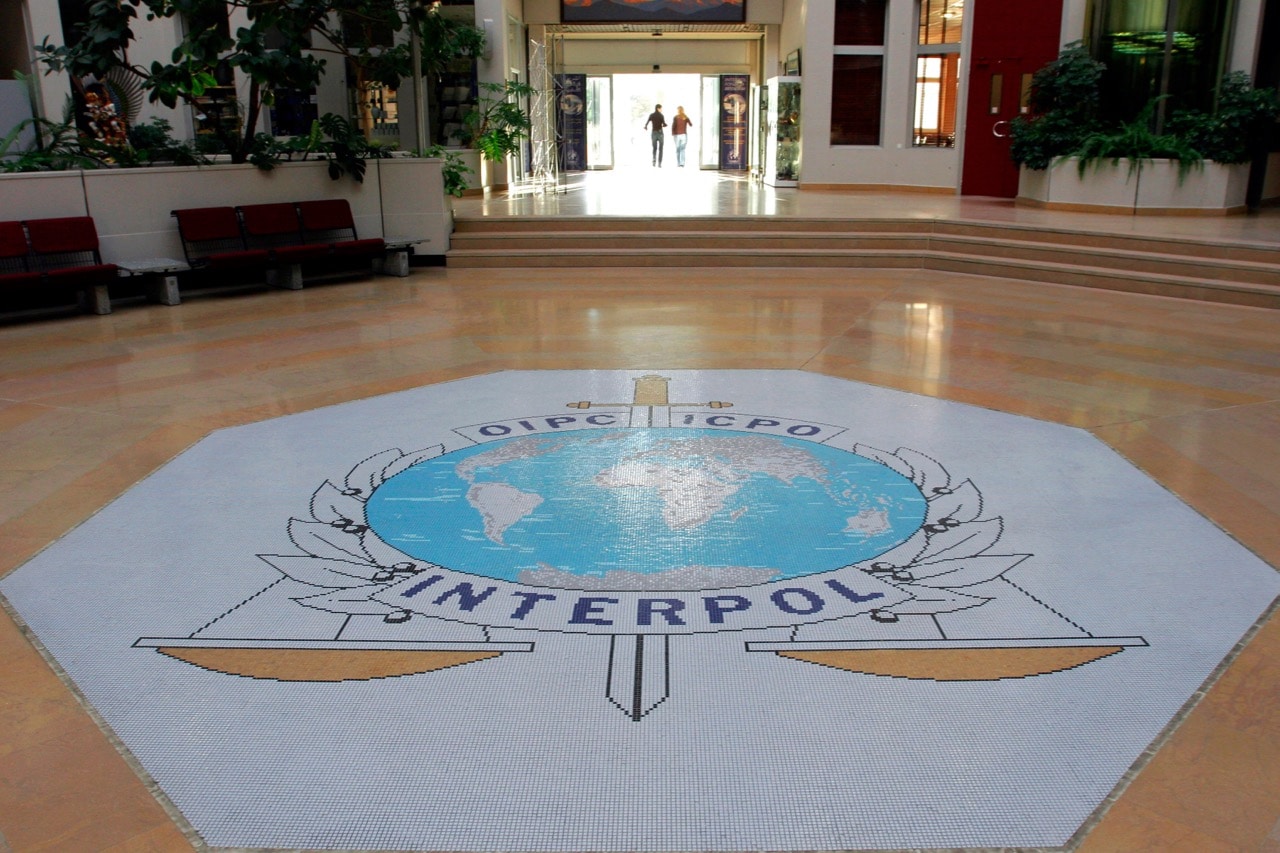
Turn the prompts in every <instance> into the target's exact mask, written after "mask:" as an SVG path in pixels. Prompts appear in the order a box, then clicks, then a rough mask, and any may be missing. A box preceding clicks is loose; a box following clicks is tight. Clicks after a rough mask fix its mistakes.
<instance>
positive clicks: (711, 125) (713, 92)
mask: <svg viewBox="0 0 1280 853" xmlns="http://www.w3.org/2000/svg"><path fill="white" fill-rule="evenodd" d="M698 138H699V139H700V141H701V143H702V144H701V146H699V147H700V149H701V150H700V152H699V156H698V167H699V168H702V169H719V168H720V75H718V74H704V75H702V129H701V130H700V131H699V133H698Z"/></svg>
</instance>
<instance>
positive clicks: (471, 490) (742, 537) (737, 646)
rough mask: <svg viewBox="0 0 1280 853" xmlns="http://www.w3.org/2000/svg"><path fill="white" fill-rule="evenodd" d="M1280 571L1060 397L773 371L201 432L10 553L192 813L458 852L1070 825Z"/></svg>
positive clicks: (850, 842) (330, 414) (816, 842)
mask: <svg viewBox="0 0 1280 853" xmlns="http://www.w3.org/2000/svg"><path fill="white" fill-rule="evenodd" d="M680 401H690V402H680ZM84 566H92V567H94V569H95V570H94V571H89V572H86V571H84V570H83V567H84ZM1278 589H1280V583H1278V582H1277V576H1276V574H1275V572H1274V571H1273V570H1272V569H1271V568H1270V567H1268V566H1266V565H1265V564H1264V563H1262V562H1261V561H1259V560H1258V559H1257V558H1256V557H1254V556H1252V555H1251V554H1249V553H1248V552H1247V551H1245V550H1244V549H1242V548H1241V547H1240V546H1239V545H1237V544H1236V543H1234V542H1233V541H1232V540H1230V539H1229V538H1228V537H1226V536H1225V535H1223V534H1222V533H1221V532H1220V531H1218V530H1217V529H1216V528H1214V527H1213V526H1212V525H1210V524H1209V523H1208V522H1206V521H1205V520H1204V519H1203V518H1201V517H1200V516H1198V515H1197V514H1195V513H1194V512H1193V511H1191V510H1190V509H1189V508H1187V507H1186V506H1185V505H1184V504H1182V503H1181V502H1179V501H1178V500H1177V499H1176V498H1174V497H1173V496H1172V495H1170V494H1169V493H1167V492H1166V491H1165V490H1164V489H1162V488H1161V487H1159V486H1158V485H1157V484H1155V483H1153V482H1151V481H1150V480H1148V479H1147V478H1146V477H1144V476H1143V475H1141V474H1140V473H1139V472H1137V471H1136V470H1135V469H1133V468H1132V467H1131V466H1130V465H1128V464H1127V463H1125V462H1124V461H1123V460H1122V459H1120V458H1119V457H1117V456H1116V455H1115V454H1114V453H1112V452H1111V451H1110V450H1108V449H1107V448H1106V447H1105V446H1103V445H1101V444H1100V443H1099V442H1097V441H1096V440H1094V439H1093V438H1092V437H1091V436H1089V435H1088V434H1086V433H1083V432H1081V431H1078V430H1072V429H1068V428H1064V427H1058V426H1054V425H1050V424H1044V423H1040V422H1037V421H1032V420H1029V419H1026V418H1020V417H1014V416H1009V415H1002V414H999V413H994V412H989V411H985V410H981V409H975V408H972V407H967V406H963V405H959V404H953V403H945V402H941V401H937V400H932V399H928V398H921V397H916V396H913V395H908V394H903V393H900V392H893V391H887V390H884V389H879V388H873V387H869V386H864V385H858V384H855V383H849V382H844V381H840V380H834V379H829V378H825V377H821V376H817V375H814V374H807V373H798V372H787V371H673V372H664V373H646V372H644V371H634V372H621V371H618V372H614V371H609V372H602V371H596V372H588V371H563V372H529V373H516V372H512V373H499V374H494V375H491V376H485V377H478V378H475V379H470V380H463V381H459V382H453V383H448V384H444V385H439V386H431V387H427V388H422V389H417V390H415V391H410V392H405V393H402V394H395V395H388V396H385V397H380V398H375V399H372V400H366V401H361V402H357V403H350V404H345V405H342V406H336V407H333V408H329V409H324V410H319V411H316V412H311V413H307V414H303V415H295V416H291V417H286V418H280V419H277V420H274V421H268V422H264V423H261V424H256V425H253V426H249V427H241V428H237V429H232V430H225V431H222V432H219V433H215V434H214V435H212V436H210V437H209V438H208V439H206V440H205V441H203V442H201V443H200V444H198V445H197V446H196V447H194V448H193V449H192V450H190V451H188V452H187V453H185V454H183V455H182V456H180V457H179V458H178V459H176V460H174V462H172V463H170V464H169V465H168V466H166V467H165V468H164V469H162V470H161V471H159V472H157V474H155V475H153V476H152V477H150V478H148V479H147V480H145V481H144V482H143V483H141V484H139V485H138V486H137V487H135V488H134V489H133V490H131V491H130V492H129V493H127V494H126V495H125V496H123V497H122V498H120V499H119V500H118V501H116V502H115V503H113V504H112V505H111V506H109V507H108V508H106V509H105V510H103V512H102V513H100V514H99V515H97V516H95V517H94V518H93V519H91V520H90V521H88V522H86V523H85V524H84V525H83V526H82V527H81V528H79V529H77V530H76V531H75V532H73V533H72V534H70V535H69V536H67V537H66V538H65V539H63V540H62V541H60V542H59V543H56V544H55V545H54V546H52V547H51V548H49V549H48V550H46V551H45V552H44V553H42V554H41V555H40V556H39V557H37V558H36V559H34V560H32V561H31V562H30V563H29V564H27V565H26V566H24V567H23V568H22V569H20V570H19V571H17V572H15V573H13V574H12V575H11V576H9V577H8V578H6V579H5V580H4V581H3V583H0V592H3V593H4V594H5V596H6V597H7V598H9V600H10V601H11V602H12V603H13V605H14V606H15V608H16V609H17V610H18V611H19V613H20V614H22V615H23V617H24V618H25V619H27V620H28V621H29V622H30V624H31V625H32V627H33V628H34V629H35V631H36V632H37V634H38V635H39V636H40V637H41V639H42V640H43V641H44V642H45V644H46V645H47V646H48V648H49V649H50V651H51V652H52V653H53V654H54V655H55V656H56V657H57V658H58V660H59V662H60V663H61V664H62V665H63V667H64V668H65V669H66V670H67V671H68V673H69V674H70V675H71V677H72V678H74V679H75V680H76V682H77V684H78V685H79V686H80V688H81V689H82V690H83V691H84V692H85V694H86V695H87V696H88V698H89V699H90V701H92V702H93V703H94V705H95V707H97V708H98V710H99V711H100V713H101V714H102V716H103V718H104V719H105V720H106V721H107V722H108V723H109V724H110V725H111V726H112V727H113V729H115V731H116V732H117V733H118V734H119V735H120V737H121V739H122V740H123V742H124V743H125V744H126V745H127V746H128V748H129V749H130V750H131V751H132V752H133V753H134V754H135V755H136V756H137V758H138V759H139V761H141V762H142V764H143V766H144V767H145V768H146V769H147V771H148V772H149V773H150V774H151V775H152V776H153V777H154V778H155V779H156V780H157V782H158V783H159V784H160V785H161V787H162V788H163V790H164V791H165V792H166V793H167V794H168V796H169V797H170V798H171V799H172V800H173V801H174V802H175V804H176V805H177V806H178V807H179V808H180V809H181V810H182V811H183V813H184V814H185V815H186V816H187V818H188V819H189V820H190V822H191V823H192V825H193V826H194V828H195V829H196V830H197V831H198V832H199V833H200V834H201V835H202V837H204V838H205V839H206V840H207V841H208V842H209V843H210V844H212V845H215V846H244V847H285V846H298V847H334V848H351V849H407V850H408V849H457V850H463V851H465V850H481V849H494V848H500V849H508V850H556V851H562V850H563V851H571V850H585V849H591V850H654V851H657V850H691V849H701V850H711V849H714V850H737V849H747V848H750V849H764V848H768V849H806V850H813V849H848V848H876V847H890V848H892V847H916V846H953V847H958V846H1031V845H1038V846H1054V845H1060V844H1062V843H1064V842H1065V841H1066V840H1067V839H1068V838H1069V837H1070V836H1071V834H1072V833H1073V832H1074V831H1075V830H1076V828H1077V827H1078V826H1079V825H1080V823H1081V822H1082V821H1083V820H1084V819H1086V818H1087V816H1088V814H1089V813H1090V811H1091V810H1092V809H1094V808H1095V807H1096V806H1097V805H1098V804H1099V803H1100V802H1101V800H1102V799H1103V798H1104V797H1105V796H1106V794H1107V793H1108V792H1109V790H1110V789H1111V788H1112V787H1113V786H1114V785H1115V784H1116V782H1117V781H1118V780H1119V779H1120V777H1121V776H1122V775H1123V773H1124V772H1125V770H1126V769H1127V768H1128V767H1129V766H1130V765H1131V764H1132V762H1133V761H1134V760H1135V759H1136V758H1137V757H1138V756H1139V755H1140V754H1141V752H1142V750H1143V749H1144V748H1145V747H1146V746H1147V745H1148V744H1149V743H1150V741H1151V740H1152V738H1154V737H1155V736H1157V735H1158V733H1159V732H1160V730H1161V729H1162V728H1163V726H1164V725H1165V724H1166V723H1167V722H1168V721H1169V719H1170V718H1171V717H1172V716H1173V715H1174V714H1175V713H1176V712H1177V710H1178V708H1179V707H1180V706H1181V705H1182V703H1183V702H1185V701H1186V699H1187V698H1188V697H1189V696H1190V695H1191V694H1192V693H1193V692H1194V691H1195V690H1196V689H1197V688H1198V687H1199V686H1200V684H1201V682H1202V681H1203V680H1204V678H1205V677H1206V676H1207V675H1208V674H1209V673H1210V672H1211V671H1212V669H1213V668H1214V666H1216V664H1217V663H1218V662H1219V661H1220V660H1221V659H1222V657H1223V656H1224V655H1225V654H1227V652H1229V651H1230V649H1231V647H1232V645H1233V644H1234V643H1235V642H1236V641H1237V640H1238V639H1239V637H1240V636H1241V635H1242V634H1243V633H1244V632H1245V631H1246V630H1247V629H1248V627H1249V625H1250V624H1251V623H1252V622H1253V621H1254V620H1255V619H1256V618H1257V617H1258V615H1259V614H1260V613H1261V612H1262V611H1263V610H1264V609H1265V607H1266V606H1267V604H1268V603H1269V602H1270V600H1271V598H1273V597H1274V596H1275V595H1276V593H1277V590H1278Z"/></svg>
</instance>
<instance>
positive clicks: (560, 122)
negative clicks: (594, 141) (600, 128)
mask: <svg viewBox="0 0 1280 853" xmlns="http://www.w3.org/2000/svg"><path fill="white" fill-rule="evenodd" d="M556 127H557V129H558V130H559V138H560V147H559V154H560V168H561V170H563V171H566V172H579V171H582V170H583V169H585V168H587V75H585V74H557V75H556Z"/></svg>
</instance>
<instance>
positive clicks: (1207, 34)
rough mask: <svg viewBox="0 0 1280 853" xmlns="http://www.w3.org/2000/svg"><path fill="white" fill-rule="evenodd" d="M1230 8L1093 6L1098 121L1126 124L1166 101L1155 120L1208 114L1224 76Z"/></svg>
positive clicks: (1114, 0) (1214, 3)
mask: <svg viewBox="0 0 1280 853" xmlns="http://www.w3.org/2000/svg"><path fill="white" fill-rule="evenodd" d="M1232 5H1233V4H1232V0H1093V3H1092V5H1091V12H1092V20H1093V28H1092V33H1091V38H1090V48H1091V52H1092V53H1093V55H1094V56H1095V57H1096V58H1097V59H1099V60H1101V61H1102V62H1103V63H1104V64H1105V65H1106V66H1107V70H1106V72H1105V75H1104V77H1103V84H1102V110H1103V114H1104V116H1106V117H1108V118H1110V119H1112V120H1116V121H1127V120H1129V119H1132V118H1133V117H1134V116H1136V115H1137V114H1138V113H1139V112H1140V111H1141V110H1142V108H1143V107H1144V106H1145V105H1146V104H1147V102H1148V101H1151V100H1152V99H1153V98H1158V97H1161V96H1164V95H1167V96H1169V97H1168V98H1167V100H1164V101H1161V102H1160V105H1159V113H1158V115H1159V116H1163V115H1165V114H1167V113H1168V112H1170V111H1172V110H1175V109H1178V108H1180V107H1195V108H1199V109H1206V110H1207V109H1211V108H1212V106H1213V98H1214V93H1215V90H1216V88H1217V85H1218V81H1219V80H1220V78H1221V76H1222V70H1223V62H1224V60H1225V55H1226V44H1227V39H1228V36H1229V34H1230V28H1229V26H1228V23H1227V22H1228V16H1229V14H1230V12H1231V9H1232Z"/></svg>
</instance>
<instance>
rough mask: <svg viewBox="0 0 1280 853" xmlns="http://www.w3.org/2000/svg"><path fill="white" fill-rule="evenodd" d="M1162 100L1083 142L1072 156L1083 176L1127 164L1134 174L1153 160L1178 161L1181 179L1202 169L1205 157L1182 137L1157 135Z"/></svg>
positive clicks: (1171, 134)
mask: <svg viewBox="0 0 1280 853" xmlns="http://www.w3.org/2000/svg"><path fill="white" fill-rule="evenodd" d="M1160 100H1161V99H1160V98H1156V99H1153V100H1151V101H1149V102H1148V103H1147V105H1146V106H1145V107H1143V108H1142V112H1141V113H1139V114H1138V116H1137V118H1135V119H1134V120H1133V121H1130V122H1125V123H1124V124H1122V125H1120V127H1119V128H1116V129H1114V130H1105V131H1101V130H1100V131H1095V132H1093V133H1090V134H1088V135H1087V136H1085V137H1084V139H1082V140H1080V144H1079V145H1078V146H1077V147H1076V149H1075V150H1074V151H1072V152H1069V153H1070V155H1071V156H1074V157H1076V158H1077V165H1078V168H1079V170H1080V174H1081V175H1084V173H1085V172H1086V171H1088V170H1089V168H1090V167H1091V166H1095V167H1096V166H1097V165H1098V164H1100V163H1102V162H1111V163H1116V164H1118V163H1120V162H1121V161H1122V160H1123V161H1125V162H1126V163H1127V165H1128V168H1129V173H1130V174H1132V173H1133V172H1135V171H1136V170H1137V169H1139V168H1140V167H1141V165H1142V164H1143V163H1145V162H1148V161H1151V160H1176V161H1177V163H1178V177H1179V179H1181V178H1184V177H1186V175H1187V173H1188V172H1190V171H1191V170H1192V169H1199V168H1202V167H1203V165H1204V155H1203V154H1202V153H1201V152H1200V151H1198V150H1197V149H1196V148H1195V147H1194V146H1192V145H1191V143H1190V142H1189V141H1188V140H1187V139H1185V138H1184V137H1182V136H1178V135H1177V134H1174V133H1156V132H1155V131H1154V130H1152V127H1153V125H1154V124H1155V111H1156V107H1157V106H1158V105H1159V103H1160Z"/></svg>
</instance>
